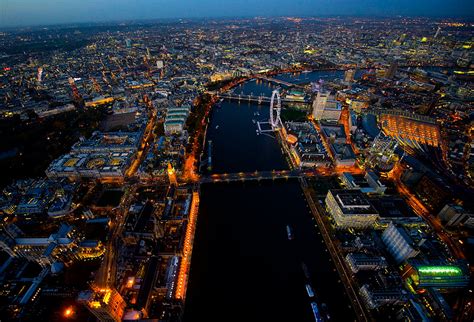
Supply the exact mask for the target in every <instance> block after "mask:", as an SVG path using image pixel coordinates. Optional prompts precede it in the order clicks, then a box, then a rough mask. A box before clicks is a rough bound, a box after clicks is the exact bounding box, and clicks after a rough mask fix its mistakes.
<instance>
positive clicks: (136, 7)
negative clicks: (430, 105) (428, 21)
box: [0, 0, 474, 28]
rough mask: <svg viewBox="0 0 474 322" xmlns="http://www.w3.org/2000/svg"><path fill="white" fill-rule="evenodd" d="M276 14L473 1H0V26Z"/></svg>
mask: <svg viewBox="0 0 474 322" xmlns="http://www.w3.org/2000/svg"><path fill="white" fill-rule="evenodd" d="M257 16H262V17H278V16H302V17H310V16H313V17H324V16H351V17H359V16H360V17H375V16H376V17H396V16H404V17H436V18H448V17H458V18H459V17H462V18H469V19H471V18H472V17H473V16H474V3H473V2H472V1H467V0H454V1H442V0H435V1H428V0H421V1H408V0H402V1H396V0H389V1H383V2H380V1H374V0H362V1H357V2H356V1H352V0H313V1H309V0H300V1H298V2H296V3H294V2H289V1H284V0H277V1H270V0H259V1H257V2H253V1H248V0H236V1H228V2H227V3H226V5H222V2H221V1H218V0H204V1H195V0H184V1H180V2H179V3H176V2H174V1H169V0H159V1H150V0H137V1H134V2H130V1H125V0H117V1H111V0H105V1H101V2H100V3H98V2H97V1H92V0H85V1H76V2H71V1H65V0H60V1H52V0H46V1H41V2H39V1H36V0H21V1H10V0H5V1H3V2H2V4H0V28H8V27H28V26H37V25H55V24H67V23H100V22H114V21H133V20H155V19H180V18H183V19H184V18H231V17H257Z"/></svg>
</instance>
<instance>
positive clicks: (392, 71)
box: [385, 60, 398, 79]
mask: <svg viewBox="0 0 474 322" xmlns="http://www.w3.org/2000/svg"><path fill="white" fill-rule="evenodd" d="M397 68H398V63H397V61H396V60H394V61H392V63H391V64H390V66H389V67H388V68H387V69H386V70H385V78H388V79H392V78H393V77H395V75H396V74H397Z"/></svg>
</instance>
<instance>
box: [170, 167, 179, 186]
mask: <svg viewBox="0 0 474 322" xmlns="http://www.w3.org/2000/svg"><path fill="white" fill-rule="evenodd" d="M168 179H169V180H170V184H171V185H175V186H177V185H178V179H177V178H176V171H175V170H174V168H173V166H172V165H171V163H168Z"/></svg>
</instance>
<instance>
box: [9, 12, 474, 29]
mask: <svg viewBox="0 0 474 322" xmlns="http://www.w3.org/2000/svg"><path fill="white" fill-rule="evenodd" d="M257 18H262V19H284V18H302V19H329V18H349V19H358V18H359V19H360V18H362V19H374V20H384V19H387V20H391V19H393V20H396V19H427V20H434V21H442V20H460V21H463V22H474V15H466V16H408V15H393V16H383V15H377V16H371V15H350V14H347V15H345V14H338V15H319V16H309V15H291V16H290V15H288V16H284V15H281V16H262V15H257V16H220V17H218V16H208V17H170V18H138V19H110V20H102V21H92V20H91V21H75V22H60V23H50V24H31V25H9V26H2V25H0V30H16V29H30V28H31V29H35V28H50V27H74V26H78V27H84V26H94V25H97V26H100V25H105V26H108V25H120V24H124V25H129V26H131V25H137V24H154V23H174V22H179V21H196V22H198V21H206V20H210V21H226V20H247V19H257Z"/></svg>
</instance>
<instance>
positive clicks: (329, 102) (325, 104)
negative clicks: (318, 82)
mask: <svg viewBox="0 0 474 322" xmlns="http://www.w3.org/2000/svg"><path fill="white" fill-rule="evenodd" d="M331 97H332V96H331V95H330V93H329V92H322V91H319V92H318V94H317V95H316V98H315V99H314V101H313V113H312V115H313V118H314V119H315V120H317V121H319V120H332V121H338V120H339V118H340V117H341V113H342V105H341V103H340V102H339V101H336V100H335V99H333V98H331Z"/></svg>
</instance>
